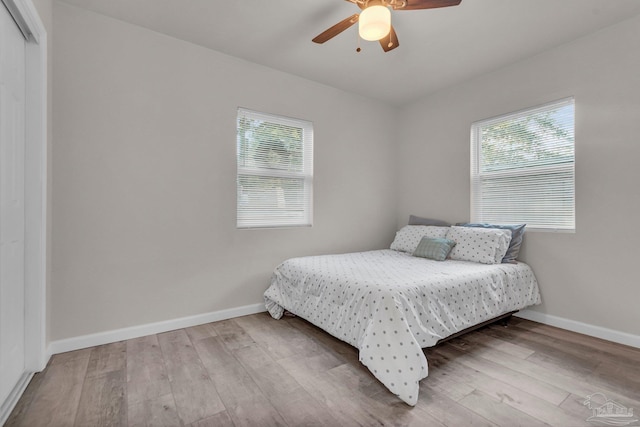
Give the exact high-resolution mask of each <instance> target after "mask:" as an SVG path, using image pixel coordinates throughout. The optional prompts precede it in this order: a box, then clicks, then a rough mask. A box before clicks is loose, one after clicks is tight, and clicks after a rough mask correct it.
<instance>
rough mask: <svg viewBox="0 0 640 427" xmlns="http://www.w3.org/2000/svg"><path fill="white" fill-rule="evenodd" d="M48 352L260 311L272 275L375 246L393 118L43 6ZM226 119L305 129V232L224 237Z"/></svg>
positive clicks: (289, 79)
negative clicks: (90, 338) (310, 166)
mask: <svg viewBox="0 0 640 427" xmlns="http://www.w3.org/2000/svg"><path fill="white" fill-rule="evenodd" d="M53 16H54V34H55V37H54V38H53V49H54V52H55V55H54V58H53V60H54V64H53V70H54V71H53V81H54V93H53V103H54V104H53V110H54V111H53V114H54V130H53V133H54V149H53V194H54V198H53V258H52V263H53V266H52V284H51V295H52V297H51V298H52V304H51V317H52V320H51V324H50V330H51V331H50V336H51V339H52V340H60V339H64V338H70V337H76V336H79V335H83V334H92V333H98V332H102V331H108V330H113V329H118V328H124V327H128V326H135V325H141V324H146V323H150V322H156V321H162V320H167V319H173V318H179V317H184V316H190V315H196V314H200V313H207V312H213V311H217V310H223V309H229V308H235V307H238V306H243V305H249V304H256V303H260V302H262V293H263V292H264V290H265V289H266V287H267V286H268V279H269V276H270V273H271V271H272V270H273V268H274V267H275V266H276V265H277V264H278V263H279V262H281V261H283V260H284V259H286V258H289V257H293V256H301V255H307V254H320V253H327V252H341V251H345V252H346V251H354V250H364V249H374V248H381V247H384V246H386V245H388V244H389V241H390V240H391V238H392V236H393V231H394V228H395V209H394V208H393V202H394V200H395V196H394V189H395V188H396V185H395V177H396V173H395V171H394V169H393V166H394V165H395V161H394V154H395V153H394V148H393V146H392V143H393V142H394V140H395V139H394V135H395V130H394V129H393V128H390V127H388V123H389V120H376V117H380V116H384V117H389V116H394V115H395V114H396V111H395V110H394V109H392V108H391V107H387V106H385V105H383V104H381V103H379V102H376V101H372V100H369V99H365V98H362V97H359V96H355V95H352V94H348V93H345V92H342V91H339V90H336V89H333V88H329V87H326V86H322V85H319V84H317V83H313V82H310V81H308V80H304V79H301V78H298V77H295V76H292V75H288V74H284V73H281V72H278V71H274V70H272V69H268V68H265V67H261V66H258V65H255V64H251V63H248V62H245V61H242V60H239V59H236V58H233V57H229V56H226V55H222V54H220V53H217V52H214V51H211V50H207V49H204V48H202V47H199V46H196V45H193V44H189V43H186V42H183V41H179V40H176V39H173V38H170V37H166V36H164V35H160V34H158V33H154V32H152V31H149V30H146V29H143V28H140V27H135V26H132V25H128V24H125V23H122V22H120V21H116V20H113V19H110V18H107V17H104V16H101V15H97V14H94V13H91V12H87V11H84V10H82V9H78V8H75V7H73V6H69V5H66V4H64V3H59V2H54V10H53ZM238 106H242V107H246V108H250V109H255V110H260V111H265V112H270V113H275V114H282V115H285V116H292V117H298V118H302V119H306V120H310V121H312V122H313V124H314V131H315V187H314V202H315V207H314V225H313V227H312V228H298V229H271V230H236V228H235V202H236V187H235V138H236V134H235V120H236V109H237V107H238Z"/></svg>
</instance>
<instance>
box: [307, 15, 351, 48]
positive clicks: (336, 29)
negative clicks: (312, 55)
mask: <svg viewBox="0 0 640 427" xmlns="http://www.w3.org/2000/svg"><path fill="white" fill-rule="evenodd" d="M359 16H360V15H358V14H357V13H354V14H353V15H351V16H350V17H348V18H346V19H343V20H342V21H340V22H338V23H337V24H336V25H334V26H333V27H331V28H329V29H327V30H325V31H324V32H322V33H320V34H318V35H317V36H315V37H314V38H313V40H312V41H313V42H315V43H324V42H326V41H327V40H331V39H332V38H334V37H335V36H337V35H338V34H340V33H341V32H343V31H344V30H346V29H347V28H349V27H350V26H352V25H353V24H355V23H356V22H358V17H359Z"/></svg>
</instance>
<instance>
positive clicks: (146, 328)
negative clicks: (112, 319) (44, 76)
mask: <svg viewBox="0 0 640 427" xmlns="http://www.w3.org/2000/svg"><path fill="white" fill-rule="evenodd" d="M264 311H266V308H265V306H264V304H262V303H261V304H252V305H245V306H242V307H236V308H230V309H227V310H220V311H213V312H210V313H204V314H197V315H195V316H188V317H181V318H178V319H171V320H165V321H162V322H155V323H147V324H145V325H139V326H132V327H130V328H123V329H115V330H112V331H105V332H98V333H97V334H89V335H82V336H79V337H73V338H67V339H63V340H57V341H52V342H51V344H50V345H49V354H57V353H64V352H67V351H73V350H79V349H82V348H87V347H93V346H96V345H102V344H109V343H112V342H118V341H123V340H128V339H132V338H138V337H143V336H146V335H152V334H159V333H162V332H167V331H174V330H176V329H182V328H188V327H191V326H197V325H202V324H205V323H211V322H217V321H219V320H226V319H232V318H234V317H240V316H247V315H249V314H256V313H262V312H264Z"/></svg>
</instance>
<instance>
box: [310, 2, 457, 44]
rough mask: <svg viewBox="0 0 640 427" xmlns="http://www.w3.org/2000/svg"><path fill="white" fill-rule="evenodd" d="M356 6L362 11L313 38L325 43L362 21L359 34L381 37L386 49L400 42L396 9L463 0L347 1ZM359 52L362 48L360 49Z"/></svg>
mask: <svg viewBox="0 0 640 427" xmlns="http://www.w3.org/2000/svg"><path fill="white" fill-rule="evenodd" d="M346 1H348V2H351V3H353V4H355V5H357V6H358V7H359V8H360V9H362V12H361V13H360V14H358V13H354V14H353V15H351V16H350V17H348V18H346V19H343V20H342V21H340V22H338V23H337V24H336V25H334V26H333V27H331V28H328V29H327V30H325V31H324V32H322V33H320V34H318V35H317V36H316V37H315V38H314V39H313V40H312V41H313V42H315V43H324V42H326V41H327V40H331V39H332V38H334V37H335V36H337V35H338V34H340V33H341V32H343V31H344V30H346V29H347V28H349V27H351V26H352V25H353V24H355V23H356V22H359V29H358V33H359V35H360V37H361V38H363V39H364V40H372V41H373V40H378V41H379V42H380V46H382V49H383V50H384V51H385V52H389V51H390V50H392V49H395V48H396V47H398V46H399V45H400V43H398V37H397V36H396V32H395V30H394V29H393V26H392V25H391V12H390V10H389V8H391V9H393V10H419V9H435V8H437V7H449V6H457V5H459V4H460V2H461V1H462V0H346ZM357 51H358V52H360V48H359V47H358V49H357Z"/></svg>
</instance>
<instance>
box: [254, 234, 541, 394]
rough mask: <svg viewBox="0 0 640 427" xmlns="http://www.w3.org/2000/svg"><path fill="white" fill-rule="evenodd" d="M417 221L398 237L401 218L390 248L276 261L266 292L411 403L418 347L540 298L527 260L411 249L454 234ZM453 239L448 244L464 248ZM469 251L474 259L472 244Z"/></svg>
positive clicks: (273, 305)
mask: <svg viewBox="0 0 640 427" xmlns="http://www.w3.org/2000/svg"><path fill="white" fill-rule="evenodd" d="M420 227H422V228H415V227H414V229H413V230H411V231H412V232H405V233H404V240H403V239H400V238H399V237H402V236H400V234H401V232H402V231H403V230H404V231H406V229H407V227H404V229H403V230H401V231H399V232H398V234H397V235H396V239H395V240H394V243H393V244H392V245H391V249H383V250H375V251H367V252H358V253H347V254H341V255H324V256H310V257H302V258H292V259H289V260H287V261H285V262H283V263H282V264H280V265H279V266H278V267H277V268H276V269H275V270H274V273H273V275H272V279H271V284H270V286H269V288H268V289H267V290H266V291H265V294H264V296H265V304H266V307H267V310H268V311H269V313H270V314H271V316H272V317H273V318H275V319H279V318H281V317H282V315H283V314H284V313H285V311H288V312H291V313H293V314H295V315H297V316H300V317H302V318H304V319H305V320H307V321H309V322H311V323H312V324H314V325H316V326H318V327H320V328H322V329H324V330H325V331H326V332H328V333H330V334H331V335H333V336H335V337H336V338H338V339H341V340H343V341H345V342H347V343H349V344H351V345H353V346H354V347H356V348H358V349H359V359H360V362H361V363H362V364H364V365H365V366H367V368H368V369H369V370H370V371H371V373H372V374H373V375H374V376H375V377H376V378H377V379H378V380H380V381H381V382H382V383H383V384H384V385H385V386H386V387H387V388H388V389H389V390H390V391H391V392H392V393H394V394H395V395H397V396H398V397H399V398H400V399H402V400H403V401H404V402H406V403H407V404H409V405H415V404H416V403H417V400H418V388H419V381H420V380H422V379H423V378H425V377H426V376H427V374H428V365H427V360H426V357H425V355H424V353H423V351H422V348H424V347H431V346H434V345H435V344H436V343H438V342H439V341H441V340H443V339H446V338H447V337H450V336H452V335H454V334H456V333H459V332H460V331H463V330H466V329H468V328H471V327H473V326H474V325H478V324H482V323H483V322H486V321H488V320H490V319H494V318H498V317H500V316H502V315H504V314H505V313H512V312H514V311H517V310H520V309H522V308H525V307H527V306H531V305H535V304H539V303H540V293H539V290H538V284H537V281H536V278H535V276H534V273H533V271H532V269H531V268H530V267H529V266H528V265H527V264H525V263H522V262H509V263H502V262H500V263H483V262H478V261H477V260H473V261H470V260H464V259H459V258H465V257H466V258H469V255H463V256H460V255H459V254H458V256H454V258H458V259H451V258H450V257H449V256H447V257H446V259H445V260H442V261H440V260H435V259H431V258H430V257H422V256H414V255H415V254H416V253H417V251H418V249H417V247H418V245H420V244H421V243H422V242H423V240H426V239H432V240H433V239H435V240H438V239H444V238H443V237H436V238H433V237H427V236H426V235H425V233H426V234H427V235H429V233H431V235H433V234H435V235H438V236H441V235H442V236H445V237H447V236H449V235H450V234H451V232H450V230H451V229H450V228H448V230H443V228H444V227H429V226H420ZM436 228H439V229H440V230H435V229H436ZM416 230H417V231H416ZM465 233H466V231H465ZM473 233H475V231H474V232H473ZM505 234H509V236H508V237H509V239H510V237H511V236H510V233H505ZM407 236H410V237H409V238H407ZM451 237H455V236H451ZM458 240H459V241H458V242H457V244H454V245H453V247H455V246H459V248H460V249H461V250H462V251H464V250H467V249H469V248H468V246H469V245H468V244H466V243H465V242H464V241H463V240H464V239H460V238H458ZM416 241H417V242H419V243H416ZM473 242H474V243H473V245H476V246H477V244H476V243H475V242H476V241H475V240H473ZM396 243H397V244H396ZM414 243H415V245H414ZM507 245H508V243H507ZM502 246H504V242H502ZM465 247H466V249H465ZM500 251H502V249H500ZM471 252H473V254H474V255H473V256H471V258H473V257H474V256H476V255H475V254H476V253H477V252H478V251H477V248H475V247H474V248H473V250H472V251H471ZM449 253H453V252H452V251H451V252H449ZM504 254H505V251H502V252H501V253H500V252H499V253H498V254H497V255H495V254H494V258H493V259H494V260H495V259H497V258H496V256H497V257H499V258H500V260H502V258H503V257H504Z"/></svg>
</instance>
